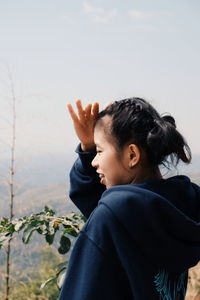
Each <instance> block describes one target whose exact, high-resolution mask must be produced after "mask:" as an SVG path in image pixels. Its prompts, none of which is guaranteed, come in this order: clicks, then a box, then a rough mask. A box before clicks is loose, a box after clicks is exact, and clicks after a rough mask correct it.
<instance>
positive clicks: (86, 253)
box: [60, 148, 200, 300]
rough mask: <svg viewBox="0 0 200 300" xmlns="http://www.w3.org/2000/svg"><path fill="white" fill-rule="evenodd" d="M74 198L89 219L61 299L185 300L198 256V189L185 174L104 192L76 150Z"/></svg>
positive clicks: (89, 157) (88, 156)
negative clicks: (189, 272)
mask: <svg viewBox="0 0 200 300" xmlns="http://www.w3.org/2000/svg"><path fill="white" fill-rule="evenodd" d="M77 152H78V153H79V158H78V159H77V161H76V162H75V164H74V166H73V168H72V170H71V173H70V180H71V190H70V197H71V199H72V201H73V202H74V203H75V204H76V205H77V207H78V208H79V209H80V210H81V212H82V213H83V214H84V215H85V216H86V217H87V218H88V220H87V222H86V224H85V226H84V227H83V229H82V230H81V232H80V234H79V237H78V238H77V241H76V243H75V246H74V249H73V251H72V254H71V257H70V261H69V265H68V270H67V274H66V278H65V281H64V284H63V288H62V291H61V294H60V300H159V299H160V300H162V299H163V300H182V299H184V297H185V293H186V286H187V273H188V268H190V267H192V266H194V265H195V264H196V263H197V262H198V261H199V260H200V188H199V186H197V185H195V184H194V183H191V182H190V179H189V178H188V177H186V176H174V177H171V178H169V179H159V180H148V181H144V182H142V183H139V184H128V185H118V186H114V187H112V188H110V189H107V190H105V187H104V186H103V185H101V184H100V180H99V177H98V175H97V174H96V172H95V169H94V168H93V167H92V166H91V161H92V159H93V158H94V155H95V153H89V152H81V150H80V148H79V150H77Z"/></svg>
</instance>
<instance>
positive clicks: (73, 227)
mask: <svg viewBox="0 0 200 300" xmlns="http://www.w3.org/2000/svg"><path fill="white" fill-rule="evenodd" d="M84 221H85V218H84V217H83V216H82V215H78V214H75V213H71V214H69V215H67V216H64V217H57V216H55V211H54V210H52V209H51V208H49V207H47V206H45V207H44V210H43V211H42V212H39V213H36V214H31V215H30V216H25V217H23V218H19V219H12V220H10V219H9V218H2V219H1V220H0V248H1V247H2V246H3V245H5V244H6V243H7V242H8V241H9V240H10V239H11V238H12V236H13V234H14V233H18V232H20V231H23V237H22V241H23V243H24V244H28V243H29V241H30V238H31V236H32V234H33V233H34V232H37V233H39V234H41V235H43V236H44V237H45V240H46V242H47V243H48V244H49V245H51V244H52V243H53V241H54V238H55V234H56V232H59V233H60V245H59V247H58V252H59V253H60V254H65V253H67V252H68V251H69V250H70V247H71V241H70V238H69V236H70V235H71V236H73V237H77V235H78V233H79V231H80V229H81V228H82V226H83V225H84Z"/></svg>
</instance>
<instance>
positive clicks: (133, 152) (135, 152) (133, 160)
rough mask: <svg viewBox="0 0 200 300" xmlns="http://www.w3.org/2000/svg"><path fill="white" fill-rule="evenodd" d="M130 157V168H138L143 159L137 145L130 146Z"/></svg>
mask: <svg viewBox="0 0 200 300" xmlns="http://www.w3.org/2000/svg"><path fill="white" fill-rule="evenodd" d="M128 156H129V168H133V167H134V166H136V165H137V164H138V163H139V161H140V158H141V150H140V149H139V147H138V146H137V145H135V144H130V145H129V146H128Z"/></svg>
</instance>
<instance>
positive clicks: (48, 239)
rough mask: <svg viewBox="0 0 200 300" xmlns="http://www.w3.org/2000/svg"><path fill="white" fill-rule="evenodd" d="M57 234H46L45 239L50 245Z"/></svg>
mask: <svg viewBox="0 0 200 300" xmlns="http://www.w3.org/2000/svg"><path fill="white" fill-rule="evenodd" d="M54 237H55V234H46V235H45V239H46V241H47V243H48V244H49V245H51V244H53V241H54Z"/></svg>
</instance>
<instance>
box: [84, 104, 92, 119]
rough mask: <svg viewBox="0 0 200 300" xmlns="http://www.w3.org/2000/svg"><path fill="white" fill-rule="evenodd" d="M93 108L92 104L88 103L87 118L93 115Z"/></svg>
mask: <svg viewBox="0 0 200 300" xmlns="http://www.w3.org/2000/svg"><path fill="white" fill-rule="evenodd" d="M91 109H92V104H87V106H86V108H85V115H86V118H89V117H90V116H91Z"/></svg>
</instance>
